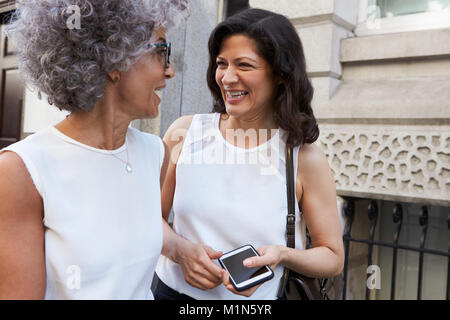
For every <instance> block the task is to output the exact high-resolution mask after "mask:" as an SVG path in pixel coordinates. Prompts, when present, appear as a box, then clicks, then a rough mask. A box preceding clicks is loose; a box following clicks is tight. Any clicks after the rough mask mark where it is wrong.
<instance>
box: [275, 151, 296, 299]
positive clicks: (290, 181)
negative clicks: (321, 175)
mask: <svg viewBox="0 0 450 320" xmlns="http://www.w3.org/2000/svg"><path fill="white" fill-rule="evenodd" d="M292 152H293V150H292V147H291V146H290V145H288V144H286V190H287V201H288V203H287V205H288V214H287V217H286V245H287V246H288V247H289V248H295V196H294V192H295V183H294V161H293V158H292ZM288 277H289V269H288V268H286V267H285V268H284V273H283V277H282V278H281V281H280V285H279V287H278V293H277V297H278V299H281V298H282V296H283V293H284V289H285V288H286V285H287V281H288Z"/></svg>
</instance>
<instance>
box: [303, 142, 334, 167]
mask: <svg viewBox="0 0 450 320" xmlns="http://www.w3.org/2000/svg"><path fill="white" fill-rule="evenodd" d="M298 167H299V169H302V171H304V170H307V172H311V171H310V170H312V171H313V172H316V173H317V170H319V171H320V170H323V169H328V170H329V168H330V167H329V164H328V159H327V157H326V155H325V153H324V152H323V151H322V149H320V147H319V146H317V145H316V144H313V143H312V144H304V145H303V146H302V147H301V148H300V150H299V152H298ZM313 172H311V173H313Z"/></svg>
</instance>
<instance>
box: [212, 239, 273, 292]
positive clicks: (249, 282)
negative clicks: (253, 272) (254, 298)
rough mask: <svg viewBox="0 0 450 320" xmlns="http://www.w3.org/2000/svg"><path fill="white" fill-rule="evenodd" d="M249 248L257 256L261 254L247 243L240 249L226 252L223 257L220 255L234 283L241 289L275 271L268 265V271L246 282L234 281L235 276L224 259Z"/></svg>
mask: <svg viewBox="0 0 450 320" xmlns="http://www.w3.org/2000/svg"><path fill="white" fill-rule="evenodd" d="M248 249H250V250H252V251H253V253H254V254H255V256H259V254H258V252H256V251H255V249H253V247H252V246H250V245H245V246H243V247H241V248H238V249H236V250H233V251H230V252H228V253H225V254H224V255H223V256H222V257H220V260H221V261H222V264H223V266H224V268H225V270H227V271H228V273H229V274H230V280H231V281H233V283H234V284H235V285H236V287H237V288H239V289H241V288H243V287H245V286H247V285H249V284H252V283H253V282H256V281H258V280H261V279H264V278H266V277H269V276H270V275H271V274H272V272H273V271H272V270H270V269H269V268H268V267H267V266H266V268H267V272H264V273H263V274H260V275H259V276H256V277H255V278H251V279H248V280H246V281H244V282H240V283H236V281H234V279H233V277H232V276H231V273H230V271H229V270H228V268H227V265H226V264H225V262H224V261H223V260H224V259H227V258H229V257H232V256H234V255H236V254H238V253H240V252H242V251H245V250H248Z"/></svg>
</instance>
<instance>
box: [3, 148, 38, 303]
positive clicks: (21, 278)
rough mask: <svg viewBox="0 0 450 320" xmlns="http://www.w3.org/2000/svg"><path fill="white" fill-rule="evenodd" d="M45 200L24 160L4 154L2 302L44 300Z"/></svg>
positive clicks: (9, 153) (14, 155) (12, 154)
mask: <svg viewBox="0 0 450 320" xmlns="http://www.w3.org/2000/svg"><path fill="white" fill-rule="evenodd" d="M43 212H44V210H43V204H42V198H41V197H40V195H39V193H38V192H37V190H36V188H35V186H34V184H33V182H32V180H31V177H30V175H29V173H28V171H27V169H26V167H25V165H24V163H23V162H22V160H21V159H20V157H19V156H18V155H17V154H15V153H12V152H4V153H2V154H0V299H43V298H44V295H45V288H46V273H45V253H44V226H43V222H42V220H43Z"/></svg>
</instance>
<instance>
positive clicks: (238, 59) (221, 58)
mask: <svg viewBox="0 0 450 320" xmlns="http://www.w3.org/2000/svg"><path fill="white" fill-rule="evenodd" d="M217 59H220V60H227V59H225V58H223V57H221V56H218V57H217ZM243 59H248V60H251V61H253V62H254V63H256V64H258V61H256V60H255V59H252V58H249V57H239V58H236V59H234V61H238V62H239V61H240V60H243Z"/></svg>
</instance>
